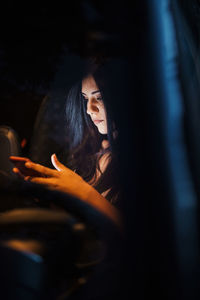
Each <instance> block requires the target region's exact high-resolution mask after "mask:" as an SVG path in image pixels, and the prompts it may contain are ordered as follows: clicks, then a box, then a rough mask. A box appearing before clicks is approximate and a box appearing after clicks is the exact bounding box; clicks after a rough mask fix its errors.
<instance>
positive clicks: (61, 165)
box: [51, 153, 66, 171]
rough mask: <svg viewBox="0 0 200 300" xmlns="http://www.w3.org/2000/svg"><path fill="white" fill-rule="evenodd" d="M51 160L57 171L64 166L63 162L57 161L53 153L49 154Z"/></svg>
mask: <svg viewBox="0 0 200 300" xmlns="http://www.w3.org/2000/svg"><path fill="white" fill-rule="evenodd" d="M51 162H52V164H53V166H54V168H55V169H57V170H58V171H61V170H64V169H65V168H66V167H65V166H64V165H63V164H61V162H59V160H58V159H57V156H56V154H55V153H54V154H52V155H51Z"/></svg>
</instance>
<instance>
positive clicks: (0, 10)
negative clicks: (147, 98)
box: [0, 0, 135, 141]
mask: <svg viewBox="0 0 200 300" xmlns="http://www.w3.org/2000/svg"><path fill="white" fill-rule="evenodd" d="M132 23H134V17H133V8H131V7H130V4H127V3H126V1H124V2H123V3H122V2H118V3H116V2H114V1H107V3H105V2H104V1H81V0H79V1H71V2H69V1H63V2H56V3H55V2H52V3H51V2H48V3H47V2H46V1H41V2H39V1H27V2H25V1H7V2H4V3H3V4H1V7H0V124H3V125H9V126H11V127H13V128H14V129H15V130H16V131H17V133H18V135H19V137H20V140H22V139H23V138H26V139H27V141H29V140H30V138H31V135H32V130H33V124H34V121H35V117H36V114H37V111H38V109H39V106H40V103H41V101H42V99H43V98H44V96H45V95H46V94H47V93H48V91H49V89H50V87H51V84H52V82H53V80H54V77H55V74H56V72H57V70H58V69H59V66H60V65H61V64H62V59H63V57H64V56H65V53H66V51H68V53H73V54H77V55H80V56H81V57H83V58H85V57H93V56H96V57H99V59H102V57H113V56H123V55H127V54H128V53H130V54H131V49H132V44H133V43H132V42H133V40H134V39H135V37H133V36H132V35H131V28H132Z"/></svg>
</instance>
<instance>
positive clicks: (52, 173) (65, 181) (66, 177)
mask: <svg viewBox="0 0 200 300" xmlns="http://www.w3.org/2000/svg"><path fill="white" fill-rule="evenodd" d="M51 161H52V164H53V166H54V167H55V169H56V170H53V169H50V168H47V167H44V166H42V165H40V164H36V163H33V162H31V161H28V162H26V163H25V167H26V168H28V169H29V170H31V171H32V172H33V171H34V172H37V173H39V174H41V175H40V177H32V176H25V178H24V179H25V180H27V181H31V182H34V183H37V184H40V185H43V186H46V187H47V188H48V189H52V190H57V191H60V192H64V193H68V194H70V195H72V196H74V197H78V198H80V199H82V200H85V199H86V198H87V196H88V195H87V194H88V193H89V192H90V189H91V186H90V185H89V184H88V183H87V182H85V181H84V180H83V179H82V177H81V176H79V175H78V174H76V173H75V172H73V171H72V170H70V169H69V168H67V167H65V166H64V165H63V164H62V163H61V162H59V160H58V159H57V157H56V155H55V154H53V155H52V156H51Z"/></svg>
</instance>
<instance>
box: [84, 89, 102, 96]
mask: <svg viewBox="0 0 200 300" xmlns="http://www.w3.org/2000/svg"><path fill="white" fill-rule="evenodd" d="M81 93H82V94H83V95H85V96H86V94H85V93H83V92H81ZM97 93H100V91H99V90H98V91H94V92H92V93H91V94H92V95H94V94H97Z"/></svg>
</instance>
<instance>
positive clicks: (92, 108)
mask: <svg viewBox="0 0 200 300" xmlns="http://www.w3.org/2000/svg"><path fill="white" fill-rule="evenodd" d="M98 112H99V108H98V102H97V101H96V100H95V99H94V98H92V99H88V101H87V114H88V115H91V114H94V113H98Z"/></svg>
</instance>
